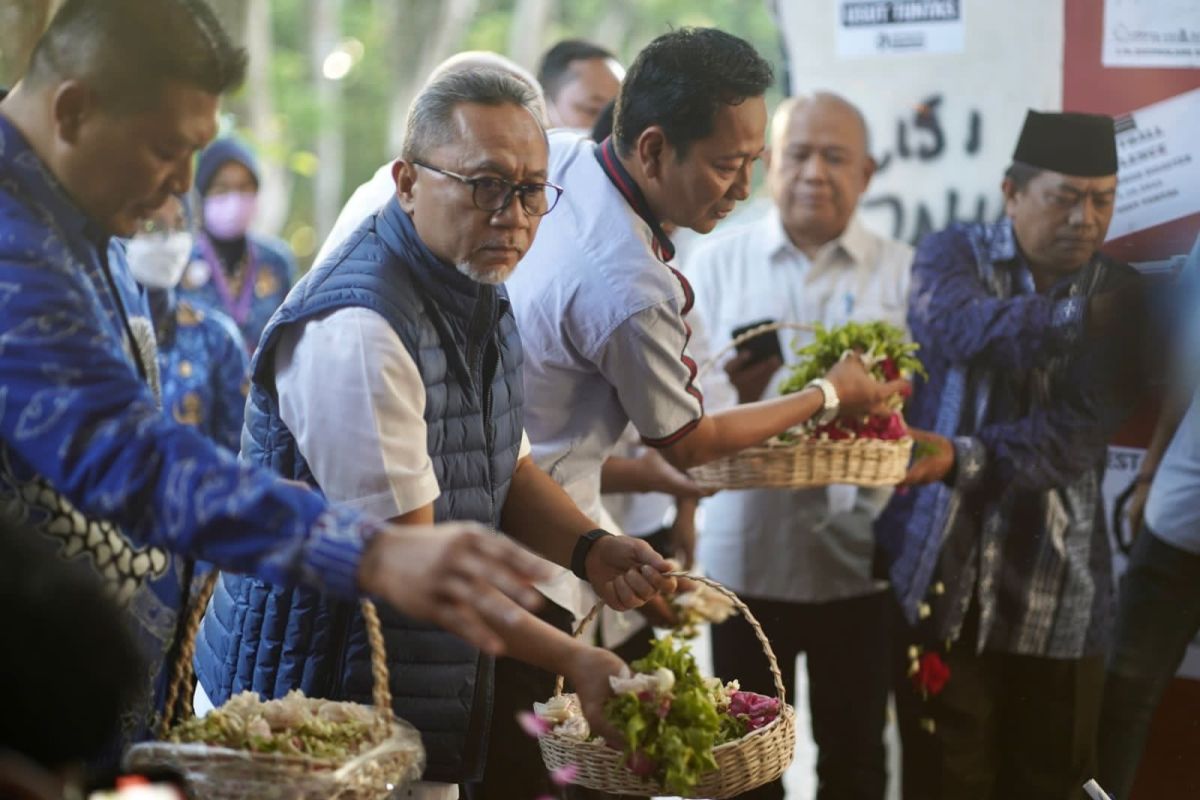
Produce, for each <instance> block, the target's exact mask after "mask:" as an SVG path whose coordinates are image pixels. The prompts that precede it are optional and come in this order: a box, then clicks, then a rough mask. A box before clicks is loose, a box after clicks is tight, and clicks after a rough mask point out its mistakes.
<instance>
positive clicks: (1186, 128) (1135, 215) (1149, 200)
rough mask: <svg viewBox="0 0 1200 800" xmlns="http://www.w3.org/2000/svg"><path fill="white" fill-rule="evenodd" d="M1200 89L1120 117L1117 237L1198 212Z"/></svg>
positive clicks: (1112, 235) (1112, 229) (1113, 231)
mask: <svg viewBox="0 0 1200 800" xmlns="http://www.w3.org/2000/svg"><path fill="white" fill-rule="evenodd" d="M1198 131H1200V89H1194V90H1192V91H1190V92H1185V93H1184V94H1180V95H1176V96H1175V97H1172V98H1170V99H1169V100H1163V101H1162V102H1161V103H1155V104H1154V105H1150V106H1146V107H1145V108H1140V109H1138V110H1137V111H1134V112H1133V113H1131V114H1128V115H1126V116H1123V117H1119V118H1118V119H1117V161H1118V172H1117V179H1118V182H1117V207H1116V210H1115V211H1114V213H1113V220H1112V224H1111V225H1110V226H1109V228H1108V238H1109V239H1118V238H1120V237H1122V236H1128V235H1129V234H1131V233H1136V232H1137V231H1141V230H1145V229H1146V228H1152V227H1154V226H1155V225H1162V224H1163V223H1165V222H1171V221H1172V220H1176V219H1179V218H1181V217H1186V216H1189V215H1191V214H1196V213H1200V135H1197V132H1198Z"/></svg>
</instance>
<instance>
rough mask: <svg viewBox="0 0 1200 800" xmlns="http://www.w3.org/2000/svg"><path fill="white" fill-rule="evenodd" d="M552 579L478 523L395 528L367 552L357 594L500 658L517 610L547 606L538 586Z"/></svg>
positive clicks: (526, 553) (536, 560)
mask: <svg viewBox="0 0 1200 800" xmlns="http://www.w3.org/2000/svg"><path fill="white" fill-rule="evenodd" d="M551 576H552V572H551V569H550V567H549V565H548V564H547V563H546V562H544V561H542V560H541V559H539V558H538V557H537V556H535V555H533V554H532V553H530V552H529V551H527V550H525V549H524V548H522V547H521V546H519V545H517V544H514V543H513V542H512V541H510V540H508V539H506V538H504V537H502V536H498V535H497V534H495V533H493V532H492V531H490V530H489V529H487V528H486V527H484V526H482V525H479V524H476V523H473V522H446V523H441V524H438V525H389V526H387V527H385V528H384V529H383V530H381V531H379V532H378V533H377V534H375V536H374V537H373V538H372V539H371V540H370V542H369V543H368V544H367V549H366V552H365V553H364V554H363V559H362V562H361V564H360V565H359V570H358V584H359V588H360V589H361V590H362V591H363V592H364V593H365V594H370V595H374V596H376V597H378V598H380V599H381V600H383V601H384V602H386V603H388V604H389V605H391V606H393V607H394V608H396V609H397V610H398V611H400V612H402V613H404V614H407V615H409V616H411V617H416V618H417V619H421V620H426V621H428V622H433V623H435V624H437V625H440V626H441V627H443V628H445V629H446V630H448V631H450V632H451V633H454V634H457V635H458V636H461V637H462V638H463V639H466V640H467V641H468V642H470V643H471V644H473V645H475V646H476V647H478V648H479V649H481V650H484V651H485V652H488V653H492V654H498V653H500V652H501V651H502V649H503V642H502V639H501V636H500V635H499V633H498V631H502V630H505V629H507V628H510V627H512V625H513V624H514V623H515V620H514V619H513V616H514V614H517V610H516V609H515V608H514V607H513V605H512V604H511V603H509V602H506V601H505V599H504V598H505V597H508V598H511V599H512V600H514V601H516V602H517V603H519V604H520V605H521V606H523V607H525V608H526V609H529V610H534V609H536V608H537V607H538V606H539V605H540V604H541V596H540V595H539V594H538V593H537V592H536V591H535V590H534V589H533V588H532V584H533V583H535V582H537V581H541V580H548V579H549V578H550V577H551Z"/></svg>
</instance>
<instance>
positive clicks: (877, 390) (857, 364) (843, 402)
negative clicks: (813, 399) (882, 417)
mask: <svg viewBox="0 0 1200 800" xmlns="http://www.w3.org/2000/svg"><path fill="white" fill-rule="evenodd" d="M825 379H826V380H828V381H829V382H830V383H832V384H833V388H834V390H835V391H837V395H838V403H839V404H840V408H841V413H842V414H844V415H846V416H860V417H861V416H862V415H864V414H891V413H892V408H891V406H889V405H888V401H889V400H891V399H892V398H893V397H896V396H897V395H899V396H901V397H907V396H908V395H909V394H910V393H911V392H912V385H911V384H910V383H909V382H908V381H907V380H905V379H904V378H897V379H896V380H894V381H887V382H886V383H884V382H880V381H877V380H875V378H874V377H873V376H872V375H871V373H870V372H868V371H867V367H866V365H865V364H863V360H862V359H861V358H859V357H858V356H857V355H848V356H846V357H845V358H843V359H842V360H841V361H839V362H838V363H837V364H835V365H834V366H833V369H831V370H829V372H827V373H825Z"/></svg>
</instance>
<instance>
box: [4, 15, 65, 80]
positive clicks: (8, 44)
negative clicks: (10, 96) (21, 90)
mask: <svg viewBox="0 0 1200 800" xmlns="http://www.w3.org/2000/svg"><path fill="white" fill-rule="evenodd" d="M59 4H60V3H59V2H57V1H52V0H4V2H0V86H3V87H5V88H11V87H12V85H13V84H14V83H16V82H17V81H18V80H20V78H21V76H22V75H23V74H24V73H25V67H26V66H27V65H28V64H29V56H30V55H31V54H32V53H33V46H34V45H35V44H37V40H38V37H39V36H41V35H42V31H44V30H46V24H47V23H49V22H50V17H51V15H52V13H53V12H54V10H55V9H56V8H58V6H59Z"/></svg>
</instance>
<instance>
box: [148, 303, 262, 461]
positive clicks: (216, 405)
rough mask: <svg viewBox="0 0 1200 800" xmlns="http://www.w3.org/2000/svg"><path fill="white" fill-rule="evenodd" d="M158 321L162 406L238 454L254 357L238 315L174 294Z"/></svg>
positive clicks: (170, 413) (173, 417)
mask: <svg viewBox="0 0 1200 800" xmlns="http://www.w3.org/2000/svg"><path fill="white" fill-rule="evenodd" d="M165 315H166V317H167V318H166V319H165V320H161V321H159V324H158V325H157V329H158V331H159V337H158V340H159V347H158V367H159V373H160V375H161V381H162V395H163V411H165V412H166V414H167V415H168V416H169V417H170V418H171V419H173V420H175V421H176V422H179V423H182V424H184V425H191V426H192V427H194V428H195V429H196V430H198V431H200V432H201V433H203V434H204V435H205V436H207V437H208V438H209V439H211V440H212V441H214V442H216V443H217V444H219V445H221V446H222V447H224V448H225V449H226V450H229V451H230V452H233V453H236V452H237V451H238V448H239V444H240V441H241V437H242V418H243V416H244V414H245V409H246V392H247V390H248V389H249V374H250V360H249V358H248V357H247V355H246V350H245V348H244V347H243V345H242V336H241V333H240V332H239V331H238V329H237V326H236V325H234V324H233V320H231V319H230V318H229V317H227V316H225V315H224V314H222V313H221V312H219V311H217V310H216V309H213V308H208V307H205V306H203V305H201V304H200V303H198V302H195V301H190V300H179V299H176V298H171V301H170V302H169V303H168V307H167V309H166V310H165Z"/></svg>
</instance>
